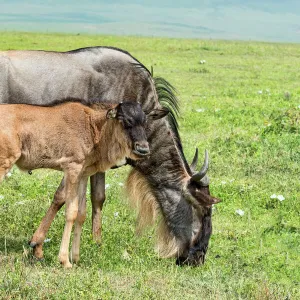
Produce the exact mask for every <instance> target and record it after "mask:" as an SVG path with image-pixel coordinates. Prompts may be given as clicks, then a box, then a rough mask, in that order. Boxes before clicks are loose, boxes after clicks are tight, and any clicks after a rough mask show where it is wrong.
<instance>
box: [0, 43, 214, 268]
mask: <svg viewBox="0 0 300 300" xmlns="http://www.w3.org/2000/svg"><path fill="white" fill-rule="evenodd" d="M0 73H1V77H0V102H2V103H4V102H6V103H13V102H14V101H16V100H17V101H20V102H23V103H32V104H47V103H49V102H51V101H53V100H54V99H63V98H67V97H73V98H79V99H86V100H88V99H93V98H98V99H103V100H105V101H109V102H113V101H117V102H119V101H121V100H122V99H131V100H133V101H139V102H140V103H141V104H142V107H143V110H144V111H150V110H152V109H153V108H159V107H161V105H162V104H164V105H166V106H168V107H169V109H170V111H171V113H170V114H169V118H168V120H158V121H156V123H154V122H153V123H149V126H148V127H147V138H148V141H149V143H150V150H151V156H150V158H149V159H148V160H144V161H142V162H138V163H136V164H135V165H134V168H133V169H132V171H131V172H130V174H129V177H128V180H127V190H128V191H129V196H130V198H131V200H133V201H136V203H138V207H139V208H140V214H139V220H140V224H141V225H145V223H149V222H152V221H153V215H155V213H156V212H159V213H160V214H161V215H162V219H161V220H162V221H161V222H160V229H161V230H159V233H160V238H159V244H158V251H159V253H160V255H161V256H164V257H170V256H175V257H177V258H178V259H177V262H178V263H187V264H193V265H197V264H199V263H202V262H204V258H205V253H206V250H207V247H208V242H209V238H210V235H211V207H210V206H207V207H202V209H201V212H200V211H199V209H198V210H197V209H195V206H197V205H196V204H195V203H197V202H198V201H199V200H201V199H206V200H205V201H208V202H209V203H213V202H214V201H215V200H213V198H212V197H211V196H210V195H209V181H208V177H207V175H206V172H207V169H208V159H207V156H206V159H205V163H204V165H203V168H202V170H201V171H200V172H199V173H197V172H195V171H194V169H193V168H190V167H189V165H188V163H187V162H186V159H185V156H184V153H183V149H182V144H181V141H180V137H179V134H178V130H177V123H176V118H175V117H176V113H177V111H178V102H177V99H176V97H175V96H174V90H173V88H172V86H171V85H170V84H168V82H167V81H165V80H163V79H162V78H156V79H154V78H152V76H151V74H150V72H149V71H148V70H147V69H146V68H145V67H144V66H143V65H142V64H141V63H140V62H139V61H137V60H136V59H135V58H133V57H132V56H131V55H130V54H129V53H127V52H124V51H121V50H119V49H114V48H106V47H90V48H83V49H78V50H74V51H68V52H47V51H5V52H0ZM196 156H197V155H195V160H194V163H193V166H195V165H197V159H196ZM104 178H105V177H104V174H103V173H102V174H97V175H94V176H92V177H91V199H92V210H93V215H92V218H93V225H92V226H93V237H94V239H95V240H96V241H100V238H101V209H102V205H103V203H104V200H105V190H104V186H105V184H104V180H105V179H104ZM196 200H197V201H196ZM63 204H64V202H63V199H62V198H61V197H59V196H57V197H55V198H54V201H53V202H52V204H51V207H50V208H49V210H48V212H47V214H46V216H45V217H44V219H43V221H42V223H41V225H40V227H39V228H38V230H37V231H36V232H35V234H34V235H33V237H32V239H31V245H32V246H34V247H35V248H34V254H35V256H36V257H42V244H43V241H44V239H45V235H46V233H47V230H48V229H49V226H50V224H51V222H52V220H53V218H54V216H55V214H56V213H57V211H58V210H59V209H60V207H61V206H62V205H63ZM196 212H197V213H196Z"/></svg>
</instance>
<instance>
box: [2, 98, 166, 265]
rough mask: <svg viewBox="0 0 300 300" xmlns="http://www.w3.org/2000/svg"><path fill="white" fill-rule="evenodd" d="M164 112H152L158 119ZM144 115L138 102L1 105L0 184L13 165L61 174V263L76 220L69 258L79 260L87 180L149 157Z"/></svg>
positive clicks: (153, 117)
mask: <svg viewBox="0 0 300 300" xmlns="http://www.w3.org/2000/svg"><path fill="white" fill-rule="evenodd" d="M166 114H167V111H165V110H153V111H152V112H151V113H150V114H148V118H152V119H158V118H161V117H163V116H165V115H166ZM145 126H146V115H145V114H144V112H143V111H142V108H141V106H140V104H139V103H136V102H124V103H120V104H118V105H116V104H114V105H112V104H103V103H101V104H99V103H97V104H96V102H95V103H94V104H90V106H87V105H84V104H83V103H80V102H73V101H71V100H70V102H65V103H63V104H59V105H54V104H53V106H50V107H41V106H33V105H24V104H1V105H0V128H1V130H0V181H2V180H3V178H4V177H5V175H6V174H7V172H8V171H9V170H10V169H11V167H12V166H13V165H14V164H16V165H17V166H18V167H19V168H20V169H22V170H33V169H37V168H51V169H55V170H60V171H63V172H64V180H63V181H62V183H61V185H60V187H59V189H58V191H57V192H56V194H55V197H63V198H64V199H65V201H66V215H65V219H66V223H65V229H64V233H63V237H62V242H61V247H60V251H59V260H60V262H61V263H62V264H63V265H64V266H65V267H66V268H70V267H72V264H71V263H70V261H69V255H68V252H69V251H68V250H69V243H70V235H71V230H72V226H73V223H74V221H75V220H76V225H75V232H74V241H73V246H72V259H73V261H75V262H76V261H78V259H79V245H80V234H81V229H82V225H83V222H84V220H85V215H86V213H85V197H84V192H85V190H86V185H87V180H88V177H89V176H91V175H93V174H95V173H96V172H105V171H106V170H108V169H110V168H111V167H113V166H115V165H119V164H121V163H122V162H124V161H125V160H126V158H129V159H132V160H137V159H140V158H142V157H145V156H147V155H148V154H149V153H150V150H149V145H148V142H147V139H146V132H145Z"/></svg>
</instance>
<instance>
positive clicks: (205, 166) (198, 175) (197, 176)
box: [191, 150, 208, 182]
mask: <svg viewBox="0 0 300 300" xmlns="http://www.w3.org/2000/svg"><path fill="white" fill-rule="evenodd" d="M207 171H208V152H207V150H205V158H204V163H203V165H202V168H201V170H200V171H199V172H198V173H196V174H194V175H193V176H192V178H191V181H196V182H199V181H200V180H201V179H202V178H203V177H204V176H205V175H206V173H207Z"/></svg>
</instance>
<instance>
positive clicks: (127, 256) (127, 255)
mask: <svg viewBox="0 0 300 300" xmlns="http://www.w3.org/2000/svg"><path fill="white" fill-rule="evenodd" d="M122 258H123V259H125V260H130V259H131V257H130V254H129V253H128V252H127V251H126V250H124V251H123V254H122Z"/></svg>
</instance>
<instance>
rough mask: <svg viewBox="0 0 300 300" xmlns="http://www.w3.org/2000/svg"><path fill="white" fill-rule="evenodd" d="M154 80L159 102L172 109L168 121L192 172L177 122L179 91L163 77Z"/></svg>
mask: <svg viewBox="0 0 300 300" xmlns="http://www.w3.org/2000/svg"><path fill="white" fill-rule="evenodd" d="M153 80H154V85H155V89H156V93H157V96H158V101H159V103H160V104H161V105H162V106H163V107H165V108H167V109H168V110H169V111H170V112H169V114H168V121H169V124H170V127H171V130H172V131H173V134H174V137H175V142H176V144H177V147H178V149H179V152H180V156H181V158H182V160H183V162H184V165H185V168H186V170H187V172H189V173H191V172H190V167H189V165H188V163H187V161H186V159H185V156H184V153H183V147H182V143H181V139H180V135H179V131H178V129H179V125H178V122H177V117H178V116H179V100H178V98H177V96H176V93H177V91H176V89H175V87H174V86H173V85H172V84H171V83H169V82H168V81H167V80H166V79H164V78H162V77H154V78H153Z"/></svg>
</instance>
